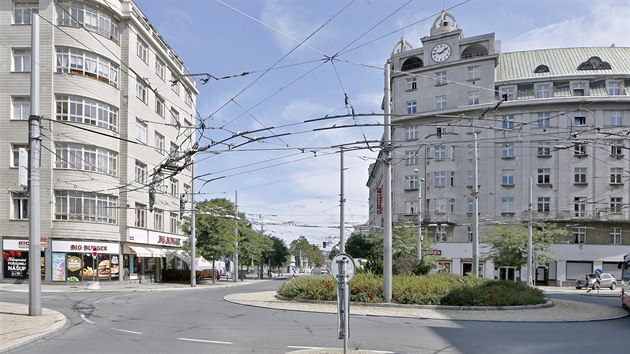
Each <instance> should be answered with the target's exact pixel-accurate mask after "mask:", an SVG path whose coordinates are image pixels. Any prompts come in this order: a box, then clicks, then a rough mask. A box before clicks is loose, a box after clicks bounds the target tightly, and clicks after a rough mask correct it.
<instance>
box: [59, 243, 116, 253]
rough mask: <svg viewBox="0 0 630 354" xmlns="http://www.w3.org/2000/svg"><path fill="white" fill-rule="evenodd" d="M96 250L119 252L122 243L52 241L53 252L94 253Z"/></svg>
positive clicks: (99, 251)
mask: <svg viewBox="0 0 630 354" xmlns="http://www.w3.org/2000/svg"><path fill="white" fill-rule="evenodd" d="M94 250H96V252H98V253H105V254H119V253H120V244H118V243H109V242H90V241H54V240H53V242H52V251H53V252H75V253H92V252H93V251H94Z"/></svg>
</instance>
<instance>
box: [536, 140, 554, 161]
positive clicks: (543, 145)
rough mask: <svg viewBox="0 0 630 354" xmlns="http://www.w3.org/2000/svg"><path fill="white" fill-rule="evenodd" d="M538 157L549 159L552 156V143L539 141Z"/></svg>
mask: <svg viewBox="0 0 630 354" xmlns="http://www.w3.org/2000/svg"><path fill="white" fill-rule="evenodd" d="M537 156H539V157H548V156H551V142H549V141H546V140H540V141H538V147H537Z"/></svg>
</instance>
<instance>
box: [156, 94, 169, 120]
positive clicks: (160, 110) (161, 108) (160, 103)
mask: <svg viewBox="0 0 630 354" xmlns="http://www.w3.org/2000/svg"><path fill="white" fill-rule="evenodd" d="M165 111H166V104H165V103H164V99H163V98H162V97H160V96H159V95H157V94H156V95H155V113H157V114H158V115H159V116H160V117H162V118H164V112H165Z"/></svg>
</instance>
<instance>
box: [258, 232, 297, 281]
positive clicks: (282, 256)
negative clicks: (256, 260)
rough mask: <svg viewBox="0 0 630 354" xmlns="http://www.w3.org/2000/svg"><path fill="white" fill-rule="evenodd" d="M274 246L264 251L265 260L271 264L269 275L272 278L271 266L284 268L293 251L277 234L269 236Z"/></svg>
mask: <svg viewBox="0 0 630 354" xmlns="http://www.w3.org/2000/svg"><path fill="white" fill-rule="evenodd" d="M269 239H270V240H271V243H272V246H271V248H269V249H267V250H266V251H265V253H264V258H265V261H266V262H267V263H268V264H269V277H270V278H271V268H276V269H277V268H283V267H284V266H285V265H286V264H287V262H288V261H289V257H290V255H291V253H290V252H289V248H288V247H287V245H286V244H285V243H284V241H283V240H282V239H279V238H277V237H275V236H271V237H269Z"/></svg>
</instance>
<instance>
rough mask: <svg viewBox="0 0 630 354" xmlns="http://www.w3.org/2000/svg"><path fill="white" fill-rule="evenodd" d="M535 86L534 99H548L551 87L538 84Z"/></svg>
mask: <svg viewBox="0 0 630 354" xmlns="http://www.w3.org/2000/svg"><path fill="white" fill-rule="evenodd" d="M535 86H536V87H535V91H536V92H535V93H536V98H549V94H550V92H551V91H550V87H551V86H550V85H549V84H538V85H535Z"/></svg>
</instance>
